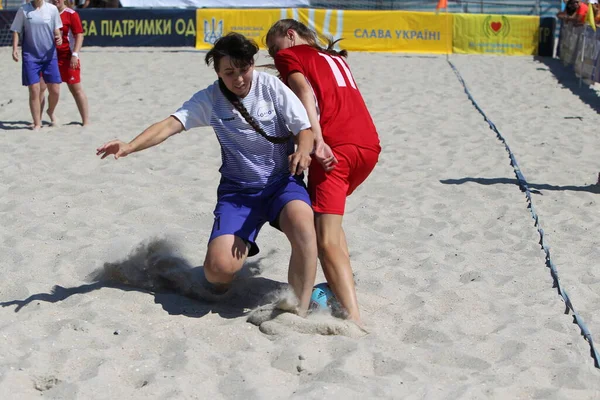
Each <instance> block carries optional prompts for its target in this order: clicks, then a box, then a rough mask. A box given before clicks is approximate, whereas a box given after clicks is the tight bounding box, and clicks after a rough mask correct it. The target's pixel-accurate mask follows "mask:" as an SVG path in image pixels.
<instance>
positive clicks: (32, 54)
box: [10, 2, 62, 61]
mask: <svg viewBox="0 0 600 400" xmlns="http://www.w3.org/2000/svg"><path fill="white" fill-rule="evenodd" d="M60 28H62V21H61V20H60V15H59V13H58V8H56V6H54V5H52V4H48V3H46V2H43V3H42V6H41V7H40V8H39V9H36V8H35V6H34V5H33V3H29V4H24V5H23V6H21V8H20V9H19V11H17V14H16V15H15V19H14V20H13V23H12V25H11V27H10V30H11V31H13V32H17V33H20V34H21V35H22V36H21V40H22V45H23V60H24V61H48V60H51V59H52V58H56V45H55V43H54V30H56V29H60Z"/></svg>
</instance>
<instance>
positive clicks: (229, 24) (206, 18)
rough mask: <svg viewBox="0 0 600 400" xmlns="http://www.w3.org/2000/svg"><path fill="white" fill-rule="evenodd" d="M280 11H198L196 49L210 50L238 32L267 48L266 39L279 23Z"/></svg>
mask: <svg viewBox="0 0 600 400" xmlns="http://www.w3.org/2000/svg"><path fill="white" fill-rule="evenodd" d="M281 15H282V11H281V10H279V9H274V8H271V9H265V10H259V9H249V10H231V9H198V10H196V25H197V26H198V33H197V34H196V48H197V49H200V50H208V49H210V48H211V47H212V45H213V43H215V41H216V40H217V39H218V38H220V37H221V36H223V35H225V34H227V33H228V32H238V33H241V34H242V35H244V36H246V37H247V38H249V39H254V41H255V42H256V43H257V44H258V45H259V46H260V48H263V49H264V48H265V43H264V39H265V37H266V36H267V32H268V31H269V28H270V27H271V25H273V24H274V23H275V22H277V21H279V19H280V17H281Z"/></svg>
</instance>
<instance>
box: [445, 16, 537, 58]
mask: <svg viewBox="0 0 600 400" xmlns="http://www.w3.org/2000/svg"><path fill="white" fill-rule="evenodd" d="M539 28H540V18H539V17H531V16H512V15H511V16H506V15H489V14H477V15H475V14H454V42H453V46H452V49H453V51H454V52H455V53H475V54H490V53H493V54H503V55H537V52H538V44H539Z"/></svg>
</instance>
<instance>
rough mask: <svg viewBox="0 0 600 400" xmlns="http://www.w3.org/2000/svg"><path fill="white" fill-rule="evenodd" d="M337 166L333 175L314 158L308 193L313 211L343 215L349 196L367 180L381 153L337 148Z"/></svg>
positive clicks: (354, 147)
mask: <svg viewBox="0 0 600 400" xmlns="http://www.w3.org/2000/svg"><path fill="white" fill-rule="evenodd" d="M332 150H333V154H334V155H335V158H337V160H338V163H337V164H336V165H335V168H334V169H333V170H332V171H330V172H325V170H324V169H323V167H322V166H321V164H319V162H318V161H317V160H315V159H314V158H313V161H312V163H311V164H310V168H309V170H308V193H309V195H310V201H311V202H312V207H313V210H314V212H316V213H321V214H337V215H344V210H345V208H346V197H348V196H350V195H351V194H352V192H354V190H355V189H356V188H357V187H358V186H359V185H360V184H361V183H363V182H364V181H365V179H367V177H368V176H369V174H370V173H371V171H373V168H375V164H377V161H378V160H379V153H380V152H379V151H378V150H373V149H365V148H362V147H358V146H355V145H352V144H345V145H341V146H337V147H335V148H334V149H332Z"/></svg>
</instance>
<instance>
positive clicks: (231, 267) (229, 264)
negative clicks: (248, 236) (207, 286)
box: [204, 235, 248, 288]
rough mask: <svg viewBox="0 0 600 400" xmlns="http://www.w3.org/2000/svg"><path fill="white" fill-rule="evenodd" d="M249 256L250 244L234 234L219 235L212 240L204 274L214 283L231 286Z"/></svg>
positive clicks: (207, 253)
mask: <svg viewBox="0 0 600 400" xmlns="http://www.w3.org/2000/svg"><path fill="white" fill-rule="evenodd" d="M247 256H248V246H247V245H246V242H245V241H244V240H242V239H241V238H239V237H237V236H234V235H223V236H218V237H216V238H214V239H213V240H211V241H210V243H209V244H208V250H207V252H206V259H205V260H204V275H205V276H206V280H208V281H209V282H210V283H212V284H213V285H217V286H220V287H223V288H226V287H228V286H229V284H230V283H231V281H233V278H234V276H235V274H236V273H237V272H238V271H239V270H241V269H242V266H243V265H244V261H245V260H246V257H247Z"/></svg>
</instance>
